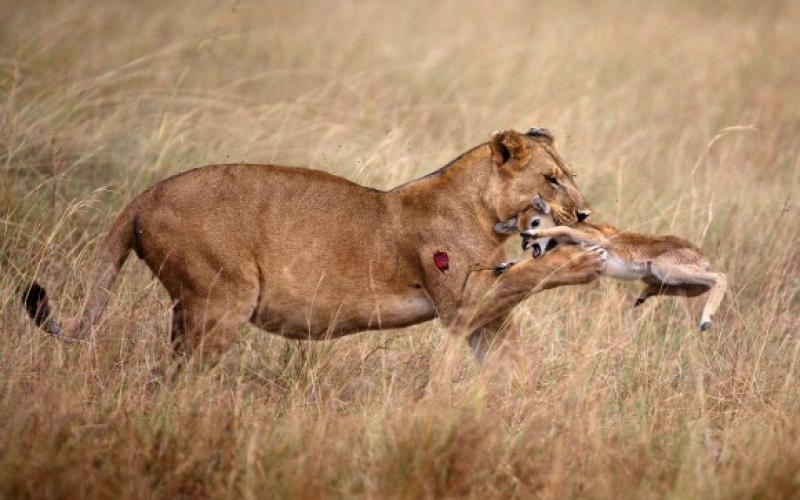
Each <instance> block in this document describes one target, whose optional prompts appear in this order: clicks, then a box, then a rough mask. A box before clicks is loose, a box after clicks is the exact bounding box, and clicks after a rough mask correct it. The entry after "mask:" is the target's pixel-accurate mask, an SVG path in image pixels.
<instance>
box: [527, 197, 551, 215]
mask: <svg viewBox="0 0 800 500" xmlns="http://www.w3.org/2000/svg"><path fill="white" fill-rule="evenodd" d="M531 204H532V205H533V208H534V209H535V210H536V211H537V212H539V213H540V214H545V215H547V214H549V213H550V205H549V204H548V203H547V202H546V201H544V198H542V197H541V196H540V195H538V194H537V195H536V196H534V197H533V200H532V201H531Z"/></svg>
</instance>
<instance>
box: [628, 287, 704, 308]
mask: <svg viewBox="0 0 800 500" xmlns="http://www.w3.org/2000/svg"><path fill="white" fill-rule="evenodd" d="M707 291H708V287H707V286H703V285H685V286H676V285H662V284H660V283H651V284H649V285H647V286H646V287H645V289H644V290H642V293H640V294H639V296H638V297H637V298H636V302H634V304H633V307H637V306H640V305H642V304H643V303H644V301H645V300H647V299H649V298H650V297H653V296H656V295H674V296H679V297H697V296H698V295H702V294H704V293H706V292H707Z"/></svg>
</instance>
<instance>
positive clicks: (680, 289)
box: [496, 196, 727, 331]
mask: <svg viewBox="0 0 800 500" xmlns="http://www.w3.org/2000/svg"><path fill="white" fill-rule="evenodd" d="M515 223H516V226H517V227H516V228H517V230H519V231H520V234H521V235H522V238H523V240H522V248H523V250H528V249H532V254H533V258H534V259H538V258H540V257H542V256H543V255H545V254H546V253H547V252H548V250H549V249H552V248H553V247H554V246H555V245H556V244H558V243H571V244H581V245H585V246H588V247H592V246H599V247H601V248H603V249H605V250H606V251H608V260H607V261H606V265H605V269H604V270H603V274H604V275H605V276H609V277H611V278H615V279H618V280H642V281H644V282H645V283H647V287H646V288H645V289H644V290H643V291H642V293H641V294H640V295H639V297H638V298H637V299H636V302H635V303H634V306H638V305H640V304H642V303H643V302H644V301H645V300H647V299H648V298H649V297H652V296H653V295H685V296H688V297H694V296H697V295H700V294H702V293H705V292H707V291H709V290H710V293H709V295H708V300H707V301H706V305H705V307H704V308H703V315H702V317H701V319H700V330H701V331H706V330H708V329H709V327H710V326H711V320H712V318H713V317H714V313H716V311H717V309H718V308H719V305H720V302H722V297H723V296H724V295H725V288H726V287H727V279H726V277H725V275H724V274H722V273H715V272H710V271H709V270H708V269H709V262H708V259H707V258H706V256H705V255H704V254H703V252H702V251H701V250H700V249H699V248H697V247H696V246H694V245H693V244H692V243H690V242H688V241H686V240H684V239H682V238H677V237H675V236H650V235H644V234H637V233H630V232H627V231H626V232H622V231H620V230H618V229H617V228H615V227H612V226H608V225H601V224H590V223H588V222H580V223H578V224H575V226H574V227H567V226H561V225H557V224H556V222H555V220H554V219H553V216H552V213H551V210H550V206H549V204H548V203H547V202H546V201H545V200H544V198H542V197H541V196H535V197H534V198H533V201H532V204H531V206H530V207H529V208H528V209H527V210H525V211H523V212H522V213H521V214H519V216H518V217H517V218H516V221H515ZM510 224H512V223H511V221H508V222H507V223H506V227H507V226H509V225H510ZM513 264H514V262H504V263H500V264H498V265H497V267H496V272H498V273H502V272H505V271H506V270H507V269H508V268H509V267H510V266H512V265H513Z"/></svg>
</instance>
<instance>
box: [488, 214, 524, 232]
mask: <svg viewBox="0 0 800 500" xmlns="http://www.w3.org/2000/svg"><path fill="white" fill-rule="evenodd" d="M494 232H495V233H500V234H514V233H517V232H519V229H518V227H517V217H516V216H514V217H511V218H510V219H506V220H504V221H503V222H498V223H497V224H495V225H494Z"/></svg>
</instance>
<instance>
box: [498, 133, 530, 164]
mask: <svg viewBox="0 0 800 500" xmlns="http://www.w3.org/2000/svg"><path fill="white" fill-rule="evenodd" d="M489 146H490V147H491V148H492V161H494V164H495V166H496V167H498V168H503V166H505V165H506V164H507V163H509V162H510V161H513V160H522V159H524V158H525V157H526V156H527V155H528V154H529V149H528V144H527V143H526V142H525V137H523V136H522V134H520V133H519V132H516V131H514V130H503V131H502V132H501V131H499V130H498V131H495V132H493V133H492V138H491V140H490V141H489Z"/></svg>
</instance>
